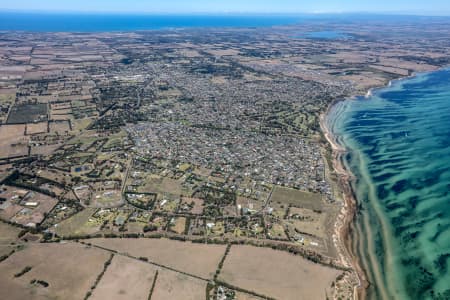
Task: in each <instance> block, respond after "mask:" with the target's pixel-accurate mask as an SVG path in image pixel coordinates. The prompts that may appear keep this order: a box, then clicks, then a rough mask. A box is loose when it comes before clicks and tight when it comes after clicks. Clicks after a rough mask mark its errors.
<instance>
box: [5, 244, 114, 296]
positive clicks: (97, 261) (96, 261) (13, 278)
mask: <svg viewBox="0 0 450 300" xmlns="http://www.w3.org/2000/svg"><path fill="white" fill-rule="evenodd" d="M108 258H109V254H108V253H107V252H106V251H101V250H98V249H95V248H89V247H85V246H83V245H80V244H75V243H67V244H29V245H27V246H26V247H25V248H24V249H23V250H21V251H17V252H16V253H14V254H13V255H11V256H10V257H9V258H8V259H6V260H5V261H3V262H2V263H0V299H8V300H23V299H83V298H84V296H85V295H86V293H87V291H88V290H89V288H90V287H91V285H93V284H94V282H95V280H96V277H97V275H98V274H99V273H100V272H101V271H102V269H103V264H104V263H105V261H106V260H107V259H108ZM26 267H30V268H31V270H29V271H28V272H25V273H24V274H23V275H20V273H21V272H23V271H24V270H26ZM33 280H36V281H38V280H39V281H40V282H42V283H43V284H40V283H31V282H32V281H33ZM45 284H47V285H48V286H46V287H45Z"/></svg>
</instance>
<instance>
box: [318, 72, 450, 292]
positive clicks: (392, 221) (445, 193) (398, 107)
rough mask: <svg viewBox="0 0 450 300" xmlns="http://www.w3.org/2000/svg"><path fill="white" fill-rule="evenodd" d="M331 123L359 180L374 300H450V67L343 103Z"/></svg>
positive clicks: (362, 252) (357, 247)
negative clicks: (346, 150)
mask: <svg viewBox="0 0 450 300" xmlns="http://www.w3.org/2000/svg"><path fill="white" fill-rule="evenodd" d="M327 121H328V126H329V129H330V130H331V131H332V132H333V134H334V135H335V136H336V137H337V140H338V142H339V143H340V144H341V145H343V146H344V147H346V149H348V154H347V155H346V156H345V158H344V164H345V166H346V167H347V169H348V170H350V171H351V172H352V173H353V174H354V175H355V177H356V180H355V181H354V182H353V183H352V186H353V189H354V192H355V194H356V197H357V200H358V203H359V205H360V210H359V212H358V214H357V218H356V221H355V222H354V224H353V226H354V227H353V231H352V232H353V233H352V235H353V238H354V239H353V248H354V251H355V253H356V254H357V255H358V256H359V257H360V260H361V265H362V267H363V268H364V269H365V270H366V272H367V275H368V280H369V282H370V283H371V286H370V287H369V290H368V296H369V297H368V298H369V299H450V70H449V69H445V70H440V71H436V72H432V73H426V74H419V75H417V76H415V77H413V78H409V79H405V80H401V81H396V82H393V83H392V85H391V86H389V87H386V88H383V89H379V90H376V91H374V92H373V94H372V96H370V97H368V98H365V97H360V98H358V99H356V100H346V101H343V102H340V103H338V104H337V105H335V106H334V107H333V108H332V110H331V112H330V114H329V115H328V120H327Z"/></svg>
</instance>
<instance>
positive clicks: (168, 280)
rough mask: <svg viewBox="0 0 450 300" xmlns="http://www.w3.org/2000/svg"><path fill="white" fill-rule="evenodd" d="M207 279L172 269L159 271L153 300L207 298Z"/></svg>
mask: <svg viewBox="0 0 450 300" xmlns="http://www.w3.org/2000/svg"><path fill="white" fill-rule="evenodd" d="M206 283H207V282H206V281H203V280H200V279H197V278H193V277H189V276H186V275H184V274H180V273H177V272H173V271H170V270H160V271H158V278H157V280H156V283H155V289H154V290H153V294H152V297H151V299H152V300H167V299H173V300H199V299H205V293H206Z"/></svg>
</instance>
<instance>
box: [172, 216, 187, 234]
mask: <svg viewBox="0 0 450 300" xmlns="http://www.w3.org/2000/svg"><path fill="white" fill-rule="evenodd" d="M185 228H186V218H185V217H179V218H175V219H174V221H173V223H171V224H170V230H171V231H173V232H175V233H178V234H182V233H184V230H185Z"/></svg>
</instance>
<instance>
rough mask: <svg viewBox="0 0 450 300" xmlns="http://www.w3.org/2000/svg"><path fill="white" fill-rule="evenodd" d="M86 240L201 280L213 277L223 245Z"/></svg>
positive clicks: (223, 249) (145, 240)
mask: <svg viewBox="0 0 450 300" xmlns="http://www.w3.org/2000/svg"><path fill="white" fill-rule="evenodd" d="M87 242H89V243H91V244H93V245H97V246H100V247H103V248H107V249H111V250H116V251H118V252H120V253H128V254H130V255H132V256H134V257H145V258H148V260H149V261H150V262H154V263H157V264H160V265H164V266H168V267H170V268H173V269H175V270H179V271H182V272H186V273H189V274H193V275H196V276H199V277H202V278H205V279H210V278H212V277H213V275H214V273H215V271H216V268H217V266H218V264H219V262H220V260H221V258H222V256H223V254H224V253H225V248H226V246H225V245H205V244H196V243H191V242H181V241H174V240H168V239H163V238H162V239H146V238H141V239H127V238H122V239H104V238H95V239H89V240H87Z"/></svg>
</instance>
